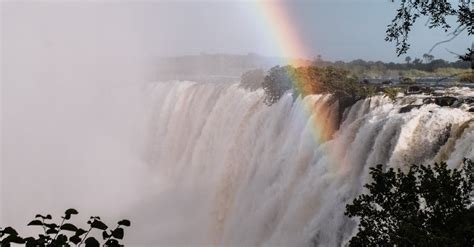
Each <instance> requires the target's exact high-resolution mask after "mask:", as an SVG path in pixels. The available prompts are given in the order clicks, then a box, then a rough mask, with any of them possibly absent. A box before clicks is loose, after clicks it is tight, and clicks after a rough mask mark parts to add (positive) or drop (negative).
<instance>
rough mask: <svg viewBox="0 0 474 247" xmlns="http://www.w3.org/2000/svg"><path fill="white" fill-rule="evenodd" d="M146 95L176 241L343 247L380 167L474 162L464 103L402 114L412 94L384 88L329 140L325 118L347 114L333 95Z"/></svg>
mask: <svg viewBox="0 0 474 247" xmlns="http://www.w3.org/2000/svg"><path fill="white" fill-rule="evenodd" d="M147 93H148V105H149V119H148V126H147V138H148V140H147V150H146V152H145V154H144V157H145V159H146V161H147V163H148V164H149V166H150V170H152V173H153V174H156V177H155V179H156V183H157V184H159V188H160V190H159V192H157V193H156V200H157V201H160V202H157V203H156V204H155V205H156V207H157V208H155V210H156V211H154V212H156V213H155V214H156V215H157V218H159V219H162V224H164V225H166V226H163V227H162V228H160V229H154V230H153V231H154V232H158V233H154V234H153V237H154V238H155V239H154V241H157V242H161V243H165V244H170V245H186V244H188V245H191V244H192V245H199V244H203V245H219V246H308V245H310V244H317V245H318V246H340V245H342V244H344V243H345V242H346V241H347V240H348V239H349V238H350V237H351V235H352V234H353V232H354V230H355V222H352V221H351V220H349V219H348V218H347V217H345V216H344V215H343V212H344V210H345V205H346V204H347V203H348V202H349V201H351V200H352V199H353V198H354V197H355V196H356V195H357V194H359V193H360V192H362V189H363V188H362V186H363V185H364V184H365V183H366V182H367V181H368V179H369V177H368V169H369V167H371V166H374V165H376V164H379V163H381V164H385V165H386V166H388V167H396V168H402V169H404V168H406V167H405V166H406V165H407V164H413V163H417V164H419V163H432V162H434V161H440V160H446V161H447V163H448V165H449V166H450V167H456V166H458V165H459V164H460V163H461V160H462V158H463V157H467V158H471V159H472V158H474V144H473V143H474V121H473V114H472V113H469V112H466V111H463V110H460V109H456V108H447V107H440V106H437V105H434V104H426V105H422V106H421V107H419V108H414V109H412V110H411V111H409V112H405V113H400V108H401V107H403V106H404V105H406V104H407V103H406V102H405V101H404V100H399V101H397V102H391V101H390V100H388V99H387V98H384V97H382V96H376V97H372V98H370V99H365V100H361V101H358V102H357V103H356V104H354V105H353V106H352V107H350V108H348V109H346V110H345V112H344V114H343V121H342V122H341V124H340V126H337V127H338V128H334V129H338V130H337V131H336V130H334V132H333V133H331V135H330V136H331V138H330V139H329V140H328V141H324V142H320V141H317V140H318V138H317V137H318V135H322V133H315V131H314V126H313V125H314V122H315V121H316V122H318V123H320V124H321V123H323V125H324V123H328V122H330V121H329V120H328V119H331V118H332V117H334V116H336V115H337V114H338V113H337V112H338V111H339V109H338V104H337V101H336V102H334V100H331V97H330V96H329V95H310V96H307V97H305V98H303V99H301V98H298V99H296V100H294V99H293V97H292V96H291V94H289V93H288V94H286V95H284V96H283V97H282V98H281V99H280V101H279V102H277V103H276V104H274V105H272V106H267V105H265V104H263V101H262V98H263V91H261V90H257V91H253V92H249V91H246V90H244V89H242V88H239V87H238V86H237V84H233V85H230V84H197V83H193V82H169V83H155V84H151V85H150V86H149V88H148V89H147ZM308 105H310V106H312V107H311V109H312V110H311V114H308V112H307V111H306V110H305V107H304V106H308ZM326 127H327V128H326V129H328V128H329V127H328V126H326ZM170 194H172V195H173V196H170ZM170 200H171V201H170ZM163 201H166V203H163ZM162 209H165V210H162ZM170 212H172V213H170ZM170 215H180V216H179V217H178V218H173V219H171V216H170ZM166 219H169V222H168V221H166ZM142 220H144V221H146V219H142ZM171 222H173V223H171ZM158 224H160V221H158ZM143 232H144V235H145V234H149V233H146V231H143ZM156 238H157V239H156Z"/></svg>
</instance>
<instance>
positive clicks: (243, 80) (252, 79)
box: [240, 69, 265, 91]
mask: <svg viewBox="0 0 474 247" xmlns="http://www.w3.org/2000/svg"><path fill="white" fill-rule="evenodd" d="M264 79H265V74H264V72H263V70H261V69H254V70H249V71H247V72H245V73H244V74H242V76H241V77H240V86H241V87H243V88H245V89H248V90H251V91H254V90H257V89H258V88H260V87H262V83H263V81H264Z"/></svg>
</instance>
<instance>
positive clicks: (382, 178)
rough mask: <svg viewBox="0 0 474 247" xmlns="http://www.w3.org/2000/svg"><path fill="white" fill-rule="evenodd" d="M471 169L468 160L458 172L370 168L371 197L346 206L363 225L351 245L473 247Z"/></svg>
mask: <svg viewBox="0 0 474 247" xmlns="http://www.w3.org/2000/svg"><path fill="white" fill-rule="evenodd" d="M473 166H474V164H473V162H472V161H471V160H468V159H465V160H464V162H463V167H462V168H461V169H459V170H457V169H454V170H450V169H448V168H447V166H446V163H440V164H435V165H434V166H433V167H430V166H415V165H414V166H411V167H410V169H409V170H408V172H406V173H404V172H402V171H400V170H398V171H395V170H394V169H393V168H390V169H388V171H384V169H383V167H382V165H378V166H376V167H373V168H371V171H370V174H371V175H372V179H373V182H371V183H369V184H367V185H365V187H366V188H367V189H368V190H369V194H363V195H360V196H359V197H357V198H356V199H354V201H353V202H352V203H351V204H348V205H347V206H346V212H345V214H346V215H347V216H349V217H357V218H358V219H359V221H360V222H359V227H358V232H357V234H356V235H355V236H354V237H353V238H352V239H351V240H350V242H349V246H474V206H472V205H471V203H472V202H471V200H472V195H473V194H472V193H473V192H474V191H473V185H474V170H473Z"/></svg>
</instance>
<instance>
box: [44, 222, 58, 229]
mask: <svg viewBox="0 0 474 247" xmlns="http://www.w3.org/2000/svg"><path fill="white" fill-rule="evenodd" d="M44 226H46V227H47V228H49V229H56V228H58V227H59V226H58V225H56V224H54V223H51V224H44Z"/></svg>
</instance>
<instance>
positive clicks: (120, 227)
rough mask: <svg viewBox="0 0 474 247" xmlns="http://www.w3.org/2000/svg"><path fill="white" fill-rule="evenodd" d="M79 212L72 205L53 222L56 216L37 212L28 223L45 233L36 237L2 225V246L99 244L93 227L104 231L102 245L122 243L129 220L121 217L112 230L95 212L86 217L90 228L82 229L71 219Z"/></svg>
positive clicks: (116, 246) (109, 246)
mask: <svg viewBox="0 0 474 247" xmlns="http://www.w3.org/2000/svg"><path fill="white" fill-rule="evenodd" d="M76 214H78V212H77V210H75V209H73V208H70V209H68V210H66V212H64V216H62V217H61V219H62V220H61V222H60V224H56V223H54V222H51V220H52V219H53V217H52V216H51V215H50V214H48V215H41V214H37V215H36V216H35V219H34V220H32V221H31V222H30V223H28V226H38V227H41V230H42V231H43V234H38V236H37V237H21V236H20V235H19V234H18V232H17V231H16V230H15V229H14V228H13V227H11V226H8V227H5V228H0V246H2V247H9V246H10V245H11V244H12V243H13V244H24V245H25V246H26V247H45V246H48V247H68V246H82V245H85V246H86V247H98V246H100V245H101V244H100V242H99V241H98V240H97V239H96V238H94V237H92V236H90V235H89V234H90V233H91V232H92V231H93V230H96V231H97V230H98V231H102V238H103V240H104V244H103V246H107V247H120V246H123V245H121V244H120V240H122V239H123V237H124V227H129V226H130V221H129V220H125V219H124V220H121V221H119V222H118V223H117V226H116V227H115V228H114V229H113V230H108V228H109V227H108V226H107V225H106V224H105V223H104V222H102V221H101V219H100V217H98V216H92V217H90V220H89V221H87V224H88V225H89V227H88V228H86V229H87V230H85V229H82V228H80V227H77V226H76V225H74V224H72V223H70V222H69V220H70V219H71V216H72V215H76Z"/></svg>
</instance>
